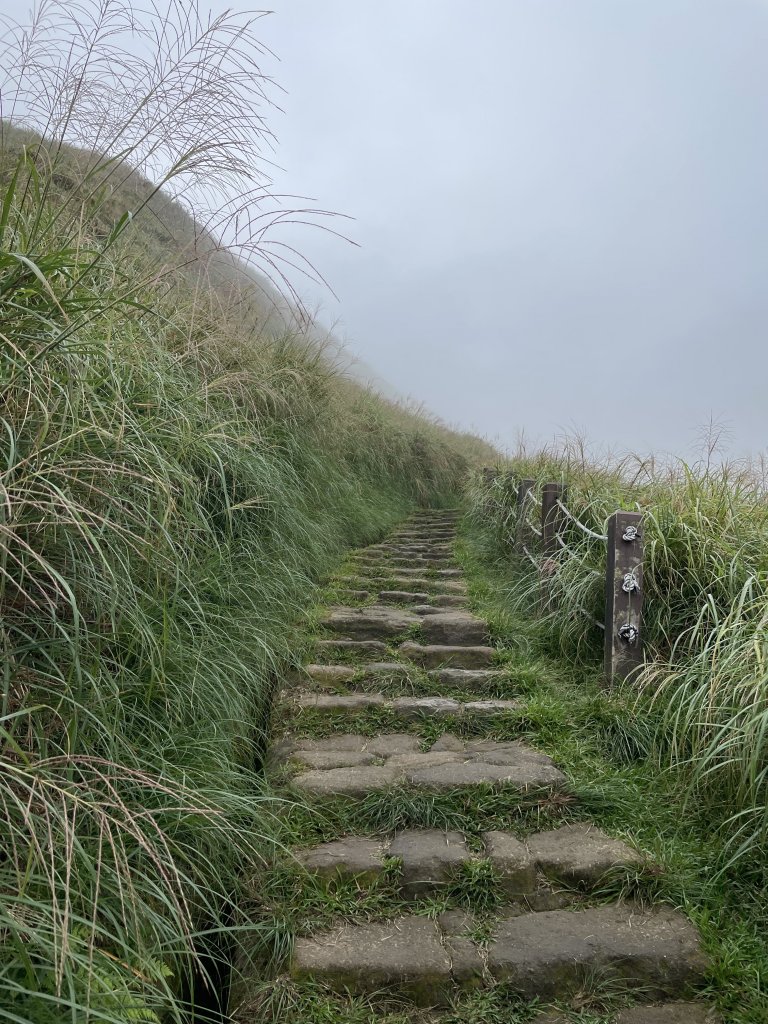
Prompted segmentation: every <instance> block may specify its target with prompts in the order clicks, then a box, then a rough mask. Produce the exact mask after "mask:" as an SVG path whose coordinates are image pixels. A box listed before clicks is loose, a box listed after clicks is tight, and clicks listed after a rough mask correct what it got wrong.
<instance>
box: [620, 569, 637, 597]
mask: <svg viewBox="0 0 768 1024" xmlns="http://www.w3.org/2000/svg"><path fill="white" fill-rule="evenodd" d="M621 589H622V590H623V591H624V593H625V594H631V593H632V592H633V591H635V590H639V589H640V584H639V582H638V580H637V576H635V574H634V573H633V572H625V573H624V581H623V583H622V584H621Z"/></svg>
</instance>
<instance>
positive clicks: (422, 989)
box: [291, 917, 453, 1006]
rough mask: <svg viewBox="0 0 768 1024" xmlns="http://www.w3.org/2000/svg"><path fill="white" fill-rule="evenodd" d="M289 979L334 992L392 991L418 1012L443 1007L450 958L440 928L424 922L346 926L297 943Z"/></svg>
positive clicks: (407, 919) (447, 993) (414, 919)
mask: <svg viewBox="0 0 768 1024" xmlns="http://www.w3.org/2000/svg"><path fill="white" fill-rule="evenodd" d="M291 976H292V977H293V978H294V979H296V980H312V981H316V982H321V983H322V984H324V985H327V986H328V987H329V988H331V989H334V990H335V991H338V992H345V991H349V992H352V993H356V994H357V993H371V992H377V991H379V990H380V989H383V988H394V989H396V990H397V991H398V992H402V994H404V995H406V996H408V997H409V998H410V999H412V1000H413V1001H414V1002H415V1003H416V1004H417V1005H419V1006H440V1005H444V1004H445V1003H446V1002H447V1001H448V999H449V997H450V992H451V988H452V985H453V978H452V974H451V958H450V955H449V952H448V950H447V949H446V948H445V946H444V945H443V941H442V934H441V932H440V929H439V927H438V925H437V924H436V923H435V922H434V921H430V920H428V919H427V918H426V917H401V918H397V919H395V920H394V921H386V922H383V923H376V924H361V925H354V924H350V925H344V926H342V927H341V928H337V929H335V930H334V931H332V932H327V933H324V934H320V935H316V936H312V937H311V938H299V939H297V940H296V944H295V948H294V952H293V959H292V962H291Z"/></svg>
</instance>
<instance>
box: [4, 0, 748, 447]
mask: <svg viewBox="0 0 768 1024" xmlns="http://www.w3.org/2000/svg"><path fill="white" fill-rule="evenodd" d="M5 2H6V3H8V4H10V8H11V10H14V9H16V10H19V12H21V10H22V9H28V8H29V6H30V2H29V0H5ZM200 2H201V5H202V6H203V7H204V6H206V2H207V0H200ZM212 2H213V4H214V8H215V9H217V10H222V9H224V7H225V6H230V7H235V8H236V9H242V10H246V9H247V4H246V3H245V0H212ZM4 9H7V8H5V7H4ZM258 30H259V32H260V35H261V38H262V39H263V41H264V43H265V44H266V45H268V46H269V47H270V48H271V49H272V50H273V51H274V52H275V54H276V55H277V57H279V62H278V61H277V60H272V59H271V58H267V59H266V60H265V65H264V70H265V71H266V72H267V73H270V74H272V75H273V76H274V78H275V79H276V80H277V82H278V83H279V84H280V85H281V86H282V87H283V88H284V90H285V94H284V95H283V96H281V97H280V98H279V100H280V103H281V105H282V106H283V108H284V111H285V113H284V114H278V113H275V114H274V115H270V125H271V127H272V128H273V130H274V131H275V133H276V135H277V137H278V140H279V148H278V150H277V154H276V157H275V159H276V160H277V161H278V163H279V164H280V165H281V167H282V168H283V169H282V170H279V171H276V173H275V188H276V190H277V191H282V192H287V193H294V194H299V195H305V196H313V197H315V198H316V199H317V201H318V203H319V205H320V206H321V207H325V208H331V209H334V210H336V211H338V212H340V213H344V214H348V215H350V216H351V217H353V218H355V219H354V221H350V222H346V223H345V224H343V225H341V224H340V225H339V226H343V228H344V230H346V231H347V232H348V234H349V235H350V236H351V237H352V238H353V239H354V240H355V242H357V243H358V247H355V246H352V245H348V244H345V243H343V242H340V241H338V240H337V239H335V238H333V237H332V236H331V235H328V234H324V233H323V232H321V231H316V230H315V231H301V230H298V229H297V231H296V233H295V234H294V235H293V236H291V237H290V241H293V242H294V243H295V244H297V245H298V247H299V248H300V249H301V250H302V251H303V252H304V254H305V255H306V256H307V257H308V258H309V259H311V260H312V262H313V263H314V264H315V265H316V266H317V267H318V268H319V270H320V271H321V272H322V273H323V274H324V275H325V276H326V278H327V279H328V281H329V282H330V284H331V285H332V286H333V288H334V290H335V292H336V294H337V296H338V299H336V298H334V297H333V295H331V294H330V293H329V292H328V291H327V290H323V289H321V288H320V287H316V286H313V285H310V284H301V282H299V281H297V282H296V283H297V284H298V285H299V287H300V289H301V290H302V292H303V294H304V297H305V299H306V301H307V303H308V304H309V305H310V306H313V307H314V306H315V305H317V304H318V303H319V304H320V305H321V306H322V308H323V316H324V318H325V320H326V322H328V323H331V322H335V321H339V322H340V328H339V333H340V334H341V335H342V336H343V337H345V338H346V339H347V341H348V344H349V346H350V348H351V349H352V350H353V351H354V352H355V353H357V354H358V355H359V356H360V357H361V358H362V359H363V360H365V362H367V363H368V364H369V365H371V366H372V367H374V368H375V370H376V371H377V372H378V373H379V374H380V375H381V377H382V378H384V379H385V380H386V381H388V382H389V383H390V384H391V385H392V386H394V388H395V389H397V390H398V391H399V392H400V393H402V394H405V395H410V396H412V397H414V398H415V399H417V400H421V401H423V402H424V403H425V404H426V405H427V406H428V407H430V408H431V409H432V410H434V411H435V412H436V413H438V414H439V415H440V416H442V417H443V418H444V419H446V420H448V421H450V422H453V423H456V424H460V425H462V426H464V427H467V428H470V427H471V428H474V429H476V430H478V431H480V432H482V433H484V434H486V435H489V436H490V437H492V438H495V439H498V440H499V441H500V442H501V443H502V444H506V445H512V444H514V442H515V439H516V437H517V435H518V433H519V432H520V431H525V433H526V434H527V435H528V436H529V437H530V438H532V439H534V440H541V441H545V440H548V439H550V438H551V437H552V436H553V435H554V434H556V433H557V432H559V431H563V430H572V429H577V430H580V431H583V432H584V433H585V434H586V435H587V436H588V437H589V438H590V439H591V440H593V441H594V442H597V443H603V444H606V445H609V446H612V447H615V448H618V449H632V450H635V451H648V450H656V451H665V452H672V453H676V454H687V453H690V451H691V450H692V448H693V446H694V444H695V438H696V434H697V432H698V431H700V429H701V428H702V426H703V425H704V424H705V423H706V422H707V421H708V420H709V419H710V417H713V418H714V419H715V420H718V421H720V422H723V423H725V424H726V425H727V427H728V428H729V430H730V433H731V447H732V451H733V452H734V453H739V454H741V453H745V452H747V451H749V450H752V451H759V450H762V449H765V447H766V444H768V441H767V438H768V431H767V430H766V427H768V403H767V402H766V398H765V393H766V389H767V386H768V380H767V378H768V374H767V373H766V371H767V370H768V355H767V354H766V327H768V288H767V287H766V283H767V282H768V131H767V130H766V129H767V128H768V116H767V115H768V0H475V2H474V3H466V2H461V3H460V2H458V0H389V2H388V3H386V4H385V3H381V2H380V0H375V2H374V0H276V10H275V11H274V13H272V14H271V15H270V16H268V17H266V18H263V19H262V20H261V21H260V22H259V23H258Z"/></svg>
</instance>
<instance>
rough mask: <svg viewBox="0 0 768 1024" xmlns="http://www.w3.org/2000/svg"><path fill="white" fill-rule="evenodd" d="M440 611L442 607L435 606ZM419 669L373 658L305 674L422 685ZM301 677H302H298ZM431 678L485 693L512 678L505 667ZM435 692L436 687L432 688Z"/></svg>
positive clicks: (335, 682)
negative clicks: (420, 683) (356, 663)
mask: <svg viewBox="0 0 768 1024" xmlns="http://www.w3.org/2000/svg"><path fill="white" fill-rule="evenodd" d="M431 611H432V612H433V613H435V614H436V613H438V612H439V611H440V609H439V608H433V609H431ZM419 671H420V670H419V669H417V667H416V666H415V665H413V664H409V663H404V662H400V661H370V662H364V663H361V664H359V665H333V664H308V665H305V666H304V668H303V669H302V674H303V675H304V676H306V677H308V678H309V679H311V680H312V682H314V683H316V684H317V685H318V686H330V687H336V686H346V685H348V684H351V683H353V681H359V682H363V681H367V680H382V681H386V682H388V683H403V684H405V683H408V684H409V685H411V686H413V687H414V689H416V688H418V687H419ZM297 678H300V676H297ZM427 679H428V680H429V682H430V683H433V684H434V685H436V686H440V687H443V688H444V689H446V690H452V689H453V690H465V691H466V690H471V691H476V692H477V693H485V692H486V691H487V690H488V689H489V688H493V687H494V686H496V687H501V686H502V685H503V684H504V683H505V682H506V681H507V679H508V677H507V674H506V673H505V672H504V671H503V670H501V669H465V668H444V669H433V670H432V671H430V672H427ZM430 690H431V691H432V690H433V688H432V687H430Z"/></svg>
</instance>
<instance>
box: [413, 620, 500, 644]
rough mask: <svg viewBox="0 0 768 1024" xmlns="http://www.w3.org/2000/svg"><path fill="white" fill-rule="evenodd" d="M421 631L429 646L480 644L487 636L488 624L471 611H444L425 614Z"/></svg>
mask: <svg viewBox="0 0 768 1024" xmlns="http://www.w3.org/2000/svg"><path fill="white" fill-rule="evenodd" d="M421 632H422V636H423V637H424V640H425V641H426V643H427V644H428V645H429V646H435V645H443V646H447V647H476V646H478V645H480V646H482V645H483V644H484V643H485V641H486V640H487V638H488V624H487V623H486V622H485V621H484V620H483V619H479V618H478V617H477V616H476V615H472V614H471V612H462V611H446V612H441V613H439V614H436V615H429V616H426V617H425V618H424V619H423V621H422V623H421Z"/></svg>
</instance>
